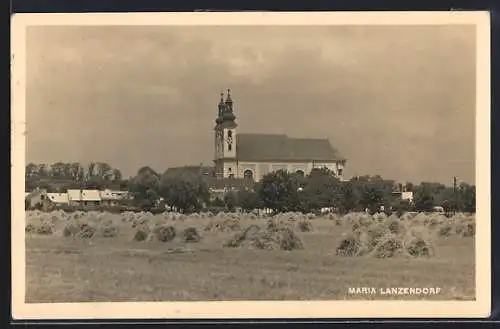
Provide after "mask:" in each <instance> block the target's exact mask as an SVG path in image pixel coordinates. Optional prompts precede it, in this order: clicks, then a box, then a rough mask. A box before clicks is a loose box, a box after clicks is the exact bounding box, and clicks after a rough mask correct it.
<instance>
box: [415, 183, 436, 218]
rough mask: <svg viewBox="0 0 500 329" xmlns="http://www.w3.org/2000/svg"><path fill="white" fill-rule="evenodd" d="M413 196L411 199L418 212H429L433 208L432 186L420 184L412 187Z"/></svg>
mask: <svg viewBox="0 0 500 329" xmlns="http://www.w3.org/2000/svg"><path fill="white" fill-rule="evenodd" d="M414 189H415V190H416V191H415V195H414V197H413V199H414V204H415V210H416V211H419V212H430V211H432V210H433V208H434V205H435V203H434V196H433V185H431V184H428V183H422V184H420V185H419V186H417V187H414Z"/></svg>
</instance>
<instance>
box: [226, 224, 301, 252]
mask: <svg viewBox="0 0 500 329" xmlns="http://www.w3.org/2000/svg"><path fill="white" fill-rule="evenodd" d="M271 222H272V223H275V222H274V221H271ZM223 246H224V247H231V248H236V247H241V246H246V247H248V248H250V249H260V250H276V249H279V250H286V251H291V250H295V249H303V248H304V244H303V242H302V240H301V239H300V238H299V237H298V236H297V235H296V234H295V232H294V231H293V230H292V229H290V228H289V227H286V226H276V227H275V226H274V225H273V227H272V228H266V229H264V230H263V229H261V228H260V227H259V226H257V225H250V226H249V227H248V228H247V229H246V230H245V231H243V232H239V233H237V234H235V235H234V236H233V237H232V238H231V239H230V240H229V241H227V242H226V243H224V245H223Z"/></svg>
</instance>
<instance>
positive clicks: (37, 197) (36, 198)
mask: <svg viewBox="0 0 500 329" xmlns="http://www.w3.org/2000/svg"><path fill="white" fill-rule="evenodd" d="M46 203H47V191H46V190H45V189H38V188H37V189H35V190H34V191H32V192H29V193H27V194H25V196H24V206H25V209H41V208H42V207H43V206H44V205H45V204H46Z"/></svg>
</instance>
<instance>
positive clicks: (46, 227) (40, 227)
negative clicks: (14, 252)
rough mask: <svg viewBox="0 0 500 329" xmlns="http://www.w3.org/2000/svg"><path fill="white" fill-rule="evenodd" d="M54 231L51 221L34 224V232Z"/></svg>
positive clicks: (46, 233) (48, 233) (44, 233)
mask: <svg viewBox="0 0 500 329" xmlns="http://www.w3.org/2000/svg"><path fill="white" fill-rule="evenodd" d="M53 233H54V231H53V227H52V223H49V222H47V221H42V222H41V223H40V225H38V226H36V234H40V235H52V234H53Z"/></svg>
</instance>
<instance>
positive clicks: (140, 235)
mask: <svg viewBox="0 0 500 329" xmlns="http://www.w3.org/2000/svg"><path fill="white" fill-rule="evenodd" d="M148 236H149V232H148V231H147V230H145V229H144V228H139V229H138V230H137V231H136V232H135V234H134V237H133V240H134V241H144V240H146V239H147V238H148Z"/></svg>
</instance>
